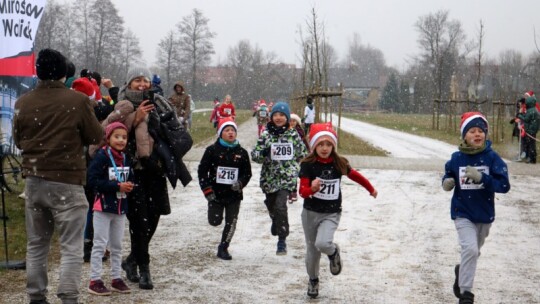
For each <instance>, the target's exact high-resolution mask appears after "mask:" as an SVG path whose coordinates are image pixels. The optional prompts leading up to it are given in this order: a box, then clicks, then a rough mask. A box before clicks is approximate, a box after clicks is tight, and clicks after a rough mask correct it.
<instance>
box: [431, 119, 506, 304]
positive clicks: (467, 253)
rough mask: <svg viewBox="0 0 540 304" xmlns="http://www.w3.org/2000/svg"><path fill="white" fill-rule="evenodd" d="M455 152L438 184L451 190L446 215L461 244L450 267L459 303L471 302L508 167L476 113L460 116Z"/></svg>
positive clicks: (470, 303) (446, 189) (484, 122)
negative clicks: (458, 258)
mask: <svg viewBox="0 0 540 304" xmlns="http://www.w3.org/2000/svg"><path fill="white" fill-rule="evenodd" d="M460 129H461V137H462V138H463V142H462V143H461V144H460V145H459V151H457V152H454V153H453V154H452V157H451V158H450V160H449V161H448V162H447V163H446V165H445V173H444V176H443V178H442V187H443V189H444V190H445V191H450V190H452V189H454V194H453V195H452V202H451V205H450V215H451V218H452V220H454V224H455V226H456V230H457V234H458V240H459V245H460V246H461V264H458V265H456V266H455V268H454V272H455V276H456V277H455V281H454V286H453V291H454V295H455V296H456V297H457V298H459V303H460V304H472V303H474V294H473V293H472V288H473V282H474V277H475V274H476V264H477V261H478V257H479V256H480V249H481V248H482V245H484V241H485V240H486V237H487V236H488V234H489V229H490V228H491V223H492V222H493V221H494V220H495V193H496V192H497V193H507V192H508V191H509V190H510V181H509V180H508V168H507V166H506V163H505V162H504V161H503V160H502V159H501V157H500V156H499V155H498V154H497V153H496V152H495V151H493V150H492V149H491V142H490V141H489V140H486V136H487V134H488V122H487V120H486V118H485V117H484V115H482V113H479V112H467V113H464V114H463V115H462V116H461V126H460Z"/></svg>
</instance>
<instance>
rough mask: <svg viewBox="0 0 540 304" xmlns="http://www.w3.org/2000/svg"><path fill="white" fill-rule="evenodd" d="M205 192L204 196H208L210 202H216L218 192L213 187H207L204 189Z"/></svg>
mask: <svg viewBox="0 0 540 304" xmlns="http://www.w3.org/2000/svg"><path fill="white" fill-rule="evenodd" d="M203 193H204V198H206V200H207V201H208V202H209V203H212V202H215V201H216V200H217V198H216V194H215V193H214V190H212V188H210V187H208V188H205V189H204V190H203Z"/></svg>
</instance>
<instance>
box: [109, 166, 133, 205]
mask: <svg viewBox="0 0 540 304" xmlns="http://www.w3.org/2000/svg"><path fill="white" fill-rule="evenodd" d="M116 172H118V176H119V177H120V180H118V177H117V176H116ZM116 172H115V170H114V168H112V167H110V168H109V180H112V181H119V182H125V181H127V180H128V176H129V167H120V168H118V167H116ZM126 197H127V194H126V193H125V192H120V191H117V192H116V198H126Z"/></svg>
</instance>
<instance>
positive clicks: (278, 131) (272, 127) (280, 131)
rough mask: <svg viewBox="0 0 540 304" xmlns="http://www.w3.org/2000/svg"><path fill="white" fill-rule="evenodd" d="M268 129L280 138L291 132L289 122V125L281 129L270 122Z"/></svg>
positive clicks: (267, 125)
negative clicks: (288, 131) (286, 132)
mask: <svg viewBox="0 0 540 304" xmlns="http://www.w3.org/2000/svg"><path fill="white" fill-rule="evenodd" d="M266 129H267V130H268V133H270V134H272V135H274V136H279V135H281V134H283V133H285V131H287V130H289V122H288V121H287V123H286V124H285V125H283V126H281V127H278V126H276V124H275V123H273V122H269V123H267V124H266Z"/></svg>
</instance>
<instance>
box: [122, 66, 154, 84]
mask: <svg viewBox="0 0 540 304" xmlns="http://www.w3.org/2000/svg"><path fill="white" fill-rule="evenodd" d="M141 76H144V77H146V78H147V79H148V81H150V79H152V73H150V70H148V68H147V67H145V66H132V67H131V68H129V70H128V72H127V77H126V83H127V85H128V87H129V84H130V83H131V82H132V81H133V79H135V78H137V77H141Z"/></svg>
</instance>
